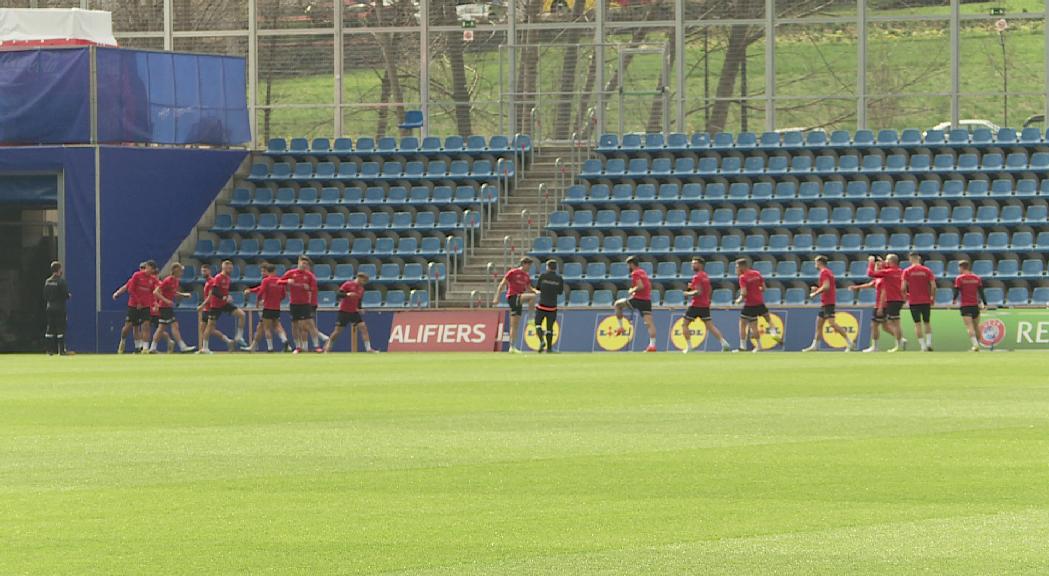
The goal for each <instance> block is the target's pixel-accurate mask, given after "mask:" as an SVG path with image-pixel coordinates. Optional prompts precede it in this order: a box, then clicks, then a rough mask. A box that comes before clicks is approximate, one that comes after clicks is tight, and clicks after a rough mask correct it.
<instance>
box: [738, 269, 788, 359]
mask: <svg viewBox="0 0 1049 576" xmlns="http://www.w3.org/2000/svg"><path fill="white" fill-rule="evenodd" d="M736 274H738V275H739V297H737V298H736V304H739V303H741V302H742V304H743V310H742V311H741V312H740V314H739V349H740V351H742V352H745V351H746V350H747V342H748V341H750V340H753V341H754V350H753V351H754V352H760V351H761V332H760V330H759V328H758V318H759V317H761V318H764V319H765V325H766V326H768V335H769V336H770V337H771V338H772V339H773V340H774V341H775V342H776V344H782V343H783V337H782V336H781V335H779V334H777V333H776V328H775V326H773V325H772V314H771V313H769V309H768V307H766V306H765V278H763V277H762V276H761V272H758V271H757V270H755V269H753V268H752V267H751V266H750V260H747V259H746V258H740V259H738V260H736ZM748 332H749V337H748Z"/></svg>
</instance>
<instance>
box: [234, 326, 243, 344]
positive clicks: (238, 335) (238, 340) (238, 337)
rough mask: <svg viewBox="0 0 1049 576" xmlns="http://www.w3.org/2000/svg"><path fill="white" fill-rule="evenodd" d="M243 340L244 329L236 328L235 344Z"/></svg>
mask: <svg viewBox="0 0 1049 576" xmlns="http://www.w3.org/2000/svg"><path fill="white" fill-rule="evenodd" d="M243 339H244V329H243V328H237V337H236V340H237V342H240V341H241V340H243Z"/></svg>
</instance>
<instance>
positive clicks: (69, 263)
mask: <svg viewBox="0 0 1049 576" xmlns="http://www.w3.org/2000/svg"><path fill="white" fill-rule="evenodd" d="M5 172H7V173H18V172H51V173H55V174H59V173H61V174H63V177H64V178H63V187H64V189H65V206H64V207H63V208H64V211H65V224H66V227H65V230H63V231H62V232H61V234H62V237H61V242H62V243H63V244H64V246H65V253H66V262H65V273H66V278H67V280H68V281H69V289H70V291H71V292H72V294H73V296H72V299H71V300H70V307H69V331H68V332H67V333H66V341H67V342H68V343H69V346H70V349H73V350H94V343H95V340H96V332H95V149H94V148H89V147H84V148H62V147H34V148H0V174H3V173H5ZM41 288H43V287H42V286H41Z"/></svg>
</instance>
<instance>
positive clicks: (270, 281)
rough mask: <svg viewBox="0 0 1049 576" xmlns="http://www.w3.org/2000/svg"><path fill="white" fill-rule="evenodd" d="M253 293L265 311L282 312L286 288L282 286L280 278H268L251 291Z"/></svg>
mask: <svg viewBox="0 0 1049 576" xmlns="http://www.w3.org/2000/svg"><path fill="white" fill-rule="evenodd" d="M251 292H252V293H253V294H255V296H256V298H257V299H258V302H259V306H261V307H262V309H263V310H280V303H281V302H282V301H283V300H284V286H282V285H281V283H280V278H277V277H276V276H266V277H265V278H263V279H262V283H261V284H259V285H258V286H256V287H254V288H252V289H251Z"/></svg>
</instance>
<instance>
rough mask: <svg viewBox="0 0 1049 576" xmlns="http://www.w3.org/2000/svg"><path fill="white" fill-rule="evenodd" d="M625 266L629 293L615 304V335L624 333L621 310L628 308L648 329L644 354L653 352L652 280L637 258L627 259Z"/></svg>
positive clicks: (654, 339)
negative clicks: (634, 312)
mask: <svg viewBox="0 0 1049 576" xmlns="http://www.w3.org/2000/svg"><path fill="white" fill-rule="evenodd" d="M626 265H627V267H629V268H630V291H629V295H628V296H627V297H626V298H622V299H620V300H616V303H615V307H616V319H617V320H618V321H619V328H618V329H617V330H616V335H622V334H623V332H624V328H623V310H625V309H627V308H630V309H632V310H634V311H636V312H640V313H641V319H642V320H644V321H645V327H647V328H648V346H647V347H646V348H645V352H655V351H656V323H655V322H654V321H653V320H652V280H651V279H649V277H648V272H645V269H644V268H642V267H641V261H640V260H638V259H637V256H631V257H629V258H627V259H626Z"/></svg>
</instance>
